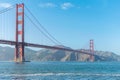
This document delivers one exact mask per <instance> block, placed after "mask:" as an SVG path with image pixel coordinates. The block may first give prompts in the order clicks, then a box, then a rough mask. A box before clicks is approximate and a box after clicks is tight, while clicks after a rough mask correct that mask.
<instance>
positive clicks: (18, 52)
mask: <svg viewBox="0 0 120 80" xmlns="http://www.w3.org/2000/svg"><path fill="white" fill-rule="evenodd" d="M15 39H16V45H15V62H24V61H25V58H24V4H16V37H15Z"/></svg>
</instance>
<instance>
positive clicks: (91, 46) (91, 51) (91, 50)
mask: <svg viewBox="0 0 120 80" xmlns="http://www.w3.org/2000/svg"><path fill="white" fill-rule="evenodd" d="M90 53H91V54H92V55H90V61H91V62H93V61H94V40H90Z"/></svg>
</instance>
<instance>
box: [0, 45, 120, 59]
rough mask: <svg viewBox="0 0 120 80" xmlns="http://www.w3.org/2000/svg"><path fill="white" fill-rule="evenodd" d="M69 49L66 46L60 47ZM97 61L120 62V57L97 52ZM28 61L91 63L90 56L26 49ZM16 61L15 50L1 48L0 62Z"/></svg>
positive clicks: (105, 52) (106, 52) (60, 51)
mask: <svg viewBox="0 0 120 80" xmlns="http://www.w3.org/2000/svg"><path fill="white" fill-rule="evenodd" d="M59 47H64V48H69V47H65V46H59ZM95 54H96V55H98V56H95V61H120V56H119V55H117V54H115V53H113V52H108V51H95ZM25 58H26V60H32V61H89V59H90V56H89V55H86V54H81V53H76V52H68V51H63V50H50V49H42V50H39V51H34V50H31V49H28V48H25ZM13 59H14V48H11V47H0V61H11V60H13Z"/></svg>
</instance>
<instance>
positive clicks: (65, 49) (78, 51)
mask: <svg viewBox="0 0 120 80" xmlns="http://www.w3.org/2000/svg"><path fill="white" fill-rule="evenodd" d="M0 44H7V45H16V44H19V45H20V44H22V42H18V43H16V42H15V41H9V40H0ZM24 46H27V47H37V48H46V49H57V50H64V51H70V52H77V53H83V54H87V55H93V56H97V55H95V54H92V53H90V52H87V51H82V50H74V49H69V48H61V47H55V46H48V45H40V44H33V43H26V42H24Z"/></svg>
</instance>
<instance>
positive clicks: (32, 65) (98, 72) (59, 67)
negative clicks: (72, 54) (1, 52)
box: [0, 62, 120, 80]
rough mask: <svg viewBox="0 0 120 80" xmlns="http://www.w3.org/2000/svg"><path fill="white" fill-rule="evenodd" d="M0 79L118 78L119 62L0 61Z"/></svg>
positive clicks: (114, 79) (91, 79)
mask: <svg viewBox="0 0 120 80" xmlns="http://www.w3.org/2000/svg"><path fill="white" fill-rule="evenodd" d="M0 80H120V62H94V63H91V62H27V63H22V64H17V63H14V62H0Z"/></svg>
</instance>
